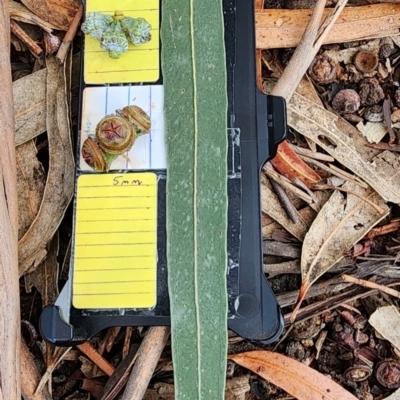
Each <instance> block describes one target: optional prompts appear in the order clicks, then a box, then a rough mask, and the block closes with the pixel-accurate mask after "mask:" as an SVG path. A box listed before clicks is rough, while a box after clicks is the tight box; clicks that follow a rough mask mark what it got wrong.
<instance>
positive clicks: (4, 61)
mask: <svg viewBox="0 0 400 400" xmlns="http://www.w3.org/2000/svg"><path fill="white" fill-rule="evenodd" d="M9 22H10V20H9V12H8V1H2V2H0V76H1V77H2V83H1V85H0V121H2V145H1V146H0V355H1V356H0V398H4V399H7V400H19V399H21V392H20V313H19V286H18V257H17V254H18V214H17V204H18V202H17V173H16V159H15V142H14V107H13V96H12V81H11V63H10V24H9Z"/></svg>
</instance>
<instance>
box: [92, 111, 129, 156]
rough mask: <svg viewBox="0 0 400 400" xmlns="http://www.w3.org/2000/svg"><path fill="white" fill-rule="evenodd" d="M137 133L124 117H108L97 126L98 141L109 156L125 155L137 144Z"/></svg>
mask: <svg viewBox="0 0 400 400" xmlns="http://www.w3.org/2000/svg"><path fill="white" fill-rule="evenodd" d="M135 139H136V132H135V130H134V128H133V127H132V125H131V124H130V123H129V122H128V121H127V120H126V119H125V118H122V117H119V116H117V115H108V116H106V117H104V118H103V119H102V120H101V121H100V122H99V123H98V124H97V126H96V140H97V143H98V144H99V146H100V147H101V148H102V150H103V151H105V152H106V153H109V154H123V153H125V152H126V151H129V150H130V149H131V147H132V145H133V143H134V142H135Z"/></svg>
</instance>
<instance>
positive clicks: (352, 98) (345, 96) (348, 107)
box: [332, 89, 360, 114]
mask: <svg viewBox="0 0 400 400" xmlns="http://www.w3.org/2000/svg"><path fill="white" fill-rule="evenodd" d="M332 107H333V109H334V110H335V111H337V112H338V113H339V114H352V113H354V112H356V111H357V110H358V109H359V108H360V96H359V95H358V93H357V92H356V91H355V90H353V89H343V90H340V91H339V92H338V93H337V94H336V96H335V97H334V98H333V100H332Z"/></svg>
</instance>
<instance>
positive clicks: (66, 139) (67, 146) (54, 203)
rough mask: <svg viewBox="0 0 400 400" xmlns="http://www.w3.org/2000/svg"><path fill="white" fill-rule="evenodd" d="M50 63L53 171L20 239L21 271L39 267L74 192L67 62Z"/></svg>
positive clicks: (50, 60) (48, 114) (49, 125)
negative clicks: (35, 211) (38, 204)
mask: <svg viewBox="0 0 400 400" xmlns="http://www.w3.org/2000/svg"><path fill="white" fill-rule="evenodd" d="M46 62H47V102H46V104H47V110H46V111H47V112H46V118H47V135H48V142H49V172H48V176H47V181H46V188H45V191H44V196H43V201H42V205H41V207H40V210H39V212H38V214H37V216H36V218H35V220H34V221H33V223H32V225H31V226H30V228H29V230H28V231H27V232H26V234H25V235H24V236H23V237H22V238H21V240H20V241H19V244H18V245H19V249H18V253H19V272H20V275H23V274H24V273H25V272H26V271H28V270H29V269H31V268H35V267H37V266H38V265H39V264H40V263H41V262H42V261H43V259H44V257H45V256H46V253H47V245H48V243H49V241H50V240H51V238H52V237H53V235H54V232H55V231H56V230H57V228H58V226H59V224H60V222H61V220H62V218H63V216H64V213H65V210H66V209H67V207H68V204H69V202H70V201H71V198H72V196H73V191H74V171H75V167H74V156H73V151H72V144H71V133H70V126H69V115H68V104H67V95H66V93H67V91H68V90H67V87H66V78H65V68H69V66H65V64H63V65H60V64H59V62H58V60H57V59H56V58H55V57H50V58H47V59H46Z"/></svg>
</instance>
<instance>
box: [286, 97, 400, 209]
mask: <svg viewBox="0 0 400 400" xmlns="http://www.w3.org/2000/svg"><path fill="white" fill-rule="evenodd" d="M288 124H289V125H290V126H291V127H292V128H294V129H295V130H296V131H298V132H300V133H301V134H302V135H304V136H307V137H309V138H311V139H312V140H314V141H315V142H316V143H317V144H318V145H319V146H321V148H323V149H324V150H325V151H326V152H327V153H328V154H330V155H331V156H332V157H334V158H335V159H336V160H337V161H339V162H340V163H341V164H342V165H344V166H345V167H347V168H348V169H349V170H351V171H352V172H353V173H355V174H357V175H358V176H359V177H360V178H362V179H363V180H364V181H365V182H366V183H368V184H369V185H370V186H371V187H373V188H374V189H375V190H376V191H377V192H378V193H379V194H380V195H381V196H382V197H383V198H384V199H385V200H386V201H390V202H392V203H396V204H400V161H399V160H398V159H397V157H396V156H395V155H394V154H393V153H391V152H389V151H385V152H383V153H380V154H378V153H379V151H377V150H374V149H372V148H367V147H366V145H367V144H368V142H367V141H366V139H365V138H363V137H362V136H361V134H360V132H358V130H357V129H356V128H354V127H353V126H351V125H350V124H348V123H347V122H346V121H345V120H344V119H343V118H341V117H338V116H336V115H334V114H332V113H331V112H329V111H327V110H325V109H324V108H323V107H320V106H318V105H317V104H315V103H313V102H312V101H309V100H308V99H306V98H305V97H303V96H300V95H299V94H297V93H294V95H293V97H292V99H291V100H290V102H289V105H288ZM377 154H378V155H377Z"/></svg>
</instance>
